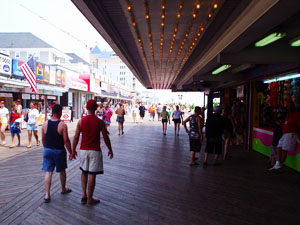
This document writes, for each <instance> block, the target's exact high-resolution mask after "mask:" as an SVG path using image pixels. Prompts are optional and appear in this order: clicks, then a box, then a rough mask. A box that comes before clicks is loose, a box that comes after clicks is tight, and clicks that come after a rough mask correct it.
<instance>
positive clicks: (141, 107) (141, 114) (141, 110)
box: [139, 103, 146, 123]
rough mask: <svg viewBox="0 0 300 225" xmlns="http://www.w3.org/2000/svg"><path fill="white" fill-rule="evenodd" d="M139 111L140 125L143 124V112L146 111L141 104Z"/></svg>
mask: <svg viewBox="0 0 300 225" xmlns="http://www.w3.org/2000/svg"><path fill="white" fill-rule="evenodd" d="M139 111H140V121H141V123H143V122H144V117H145V111H146V108H145V106H144V104H143V103H142V104H141V105H140V107H139Z"/></svg>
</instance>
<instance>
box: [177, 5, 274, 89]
mask: <svg viewBox="0 0 300 225" xmlns="http://www.w3.org/2000/svg"><path fill="white" fill-rule="evenodd" d="M278 2H279V0H264V1H257V0H253V1H252V2H251V3H250V4H249V5H248V7H247V8H246V9H245V10H244V11H243V12H242V13H241V15H240V16H239V17H238V18H237V19H236V20H235V22H234V23H233V24H232V25H231V26H230V27H229V28H228V29H227V30H226V32H224V34H223V35H221V37H220V38H219V39H218V40H217V41H216V42H215V45H213V46H212V47H211V48H209V49H208V50H207V52H206V53H205V54H204V56H203V57H202V59H201V60H200V61H199V62H198V63H196V64H195V65H194V66H193V68H192V69H191V70H190V71H189V72H188V73H187V74H186V76H185V77H184V78H183V79H182V80H181V81H180V82H179V83H178V85H177V86H178V87H179V88H180V87H182V85H183V84H184V83H185V82H186V81H187V80H188V79H190V78H191V77H192V76H193V75H194V74H196V73H197V72H198V71H200V70H201V69H202V68H203V67H204V66H205V65H207V64H208V63H209V62H210V61H211V60H212V59H213V58H215V57H216V56H217V55H218V54H220V52H221V51H222V50H224V49H225V48H226V47H227V46H228V45H229V44H230V43H232V42H233V41H234V40H235V39H236V38H238V37H239V36H240V35H241V34H242V33H243V32H244V31H246V30H247V29H248V28H249V27H250V26H251V25H252V24H253V23H255V22H256V21H257V20H258V19H259V18H260V17H262V16H263V15H264V14H265V13H266V12H267V11H268V10H269V9H271V8H272V7H273V6H274V5H275V4H277V3H278Z"/></svg>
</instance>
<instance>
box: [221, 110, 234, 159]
mask: <svg viewBox="0 0 300 225" xmlns="http://www.w3.org/2000/svg"><path fill="white" fill-rule="evenodd" d="M222 116H223V118H224V123H225V127H224V132H223V139H224V141H225V144H224V155H223V160H226V159H228V158H229V152H228V149H229V145H230V142H231V141H232V138H233V123H232V112H231V108H230V107H225V108H224V109H223V112H222Z"/></svg>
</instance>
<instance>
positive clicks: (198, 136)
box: [183, 106, 203, 166]
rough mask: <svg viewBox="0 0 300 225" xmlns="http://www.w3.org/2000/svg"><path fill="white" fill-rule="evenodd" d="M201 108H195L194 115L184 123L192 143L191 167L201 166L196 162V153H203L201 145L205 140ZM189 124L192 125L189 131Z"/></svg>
mask: <svg viewBox="0 0 300 225" xmlns="http://www.w3.org/2000/svg"><path fill="white" fill-rule="evenodd" d="M200 114H201V108H200V107H199V106H196V107H195V111H194V114H193V115H190V116H188V117H187V118H186V119H185V120H184V121H183V126H184V129H185V131H186V132H187V134H188V135H189V141H190V151H191V157H190V162H189V165H190V166H194V165H199V163H197V162H196V160H197V158H196V152H199V153H200V151H201V144H202V140H203V136H202V128H203V127H202V123H201V120H202V118H201V116H200ZM187 122H189V123H190V128H189V129H188V128H187V126H186V124H187Z"/></svg>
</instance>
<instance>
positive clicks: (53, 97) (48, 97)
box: [47, 96, 56, 100]
mask: <svg viewBox="0 0 300 225" xmlns="http://www.w3.org/2000/svg"><path fill="white" fill-rule="evenodd" d="M47 99H52V100H56V97H55V96H47Z"/></svg>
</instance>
